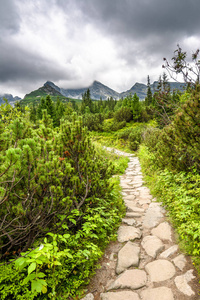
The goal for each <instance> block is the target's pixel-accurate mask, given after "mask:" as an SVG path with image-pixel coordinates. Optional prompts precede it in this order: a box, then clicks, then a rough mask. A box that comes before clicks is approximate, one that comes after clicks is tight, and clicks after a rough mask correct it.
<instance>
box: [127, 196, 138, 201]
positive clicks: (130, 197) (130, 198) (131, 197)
mask: <svg viewBox="0 0 200 300" xmlns="http://www.w3.org/2000/svg"><path fill="white" fill-rule="evenodd" d="M135 198H136V196H135V195H128V196H124V201H127V200H128V201H131V200H132V201H133V200H135Z"/></svg>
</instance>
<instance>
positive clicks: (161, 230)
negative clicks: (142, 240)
mask: <svg viewBox="0 0 200 300" xmlns="http://www.w3.org/2000/svg"><path fill="white" fill-rule="evenodd" d="M151 233H152V234H153V235H156V236H157V237H159V239H161V240H169V241H171V240H172V231H171V226H170V225H169V223H167V222H163V223H161V224H159V225H158V226H157V227H156V228H154V229H152V231H151Z"/></svg>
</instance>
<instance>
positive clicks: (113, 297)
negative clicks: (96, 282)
mask: <svg viewBox="0 0 200 300" xmlns="http://www.w3.org/2000/svg"><path fill="white" fill-rule="evenodd" d="M100 296H101V300H140V298H139V296H138V294H136V293H134V292H131V291H123V292H109V293H104V294H101V295H100Z"/></svg>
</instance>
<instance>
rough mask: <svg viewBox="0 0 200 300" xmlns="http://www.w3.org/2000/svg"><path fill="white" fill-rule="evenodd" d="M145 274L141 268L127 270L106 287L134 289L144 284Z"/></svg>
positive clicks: (110, 288) (109, 288)
mask: <svg viewBox="0 0 200 300" xmlns="http://www.w3.org/2000/svg"><path fill="white" fill-rule="evenodd" d="M146 281H147V275H146V272H145V271H143V270H138V269H136V270H127V271H125V272H124V273H122V274H121V275H119V277H118V278H117V279H116V280H115V281H114V282H113V283H112V284H111V285H110V286H109V287H108V291H109V290H112V289H131V290H136V289H139V288H141V287H143V286H145V285H146Z"/></svg>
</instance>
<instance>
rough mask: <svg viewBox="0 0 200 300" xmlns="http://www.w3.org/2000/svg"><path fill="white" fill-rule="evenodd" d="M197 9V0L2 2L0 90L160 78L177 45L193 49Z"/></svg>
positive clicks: (197, 38)
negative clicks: (53, 84)
mask: <svg viewBox="0 0 200 300" xmlns="http://www.w3.org/2000/svg"><path fill="white" fill-rule="evenodd" d="M199 9H200V2H199V0H190V1H188V0H168V1H166V0H134V1H131V0H124V1H121V0H109V1H108V0H101V1H99V0H30V1H26V0H19V1H15V0H7V1H0V33H1V35H0V47H1V51H0V89H1V90H0V92H1V93H2V92H9V91H10V90H15V91H16V93H21V95H22V94H23V93H24V94H25V93H28V92H30V91H31V90H32V89H35V88H38V87H39V86H41V85H43V83H44V82H45V81H46V80H51V81H54V82H55V83H56V84H58V85H60V86H61V87H65V88H70V87H83V86H88V85H89V84H91V83H92V81H93V80H99V81H101V82H102V83H104V84H106V85H108V86H110V87H111V88H113V89H116V90H118V91H123V90H127V89H129V88H130V87H131V86H132V85H133V84H134V83H135V82H136V81H138V82H144V83H145V82H146V77H147V75H150V78H151V80H157V79H158V76H159V75H160V74H161V73H162V63H163V62H162V58H163V57H167V58H170V57H172V55H173V51H174V50H175V49H176V45H177V43H179V44H180V45H181V46H182V48H183V50H186V51H188V54H191V53H192V50H193V51H195V50H196V48H197V47H198V45H199V43H200V34H199V28H200V18H199ZM188 57H189V56H188ZM5 89H9V90H5Z"/></svg>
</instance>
